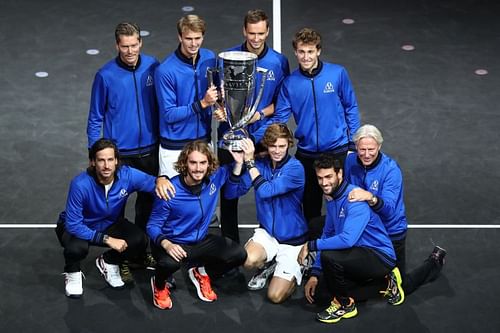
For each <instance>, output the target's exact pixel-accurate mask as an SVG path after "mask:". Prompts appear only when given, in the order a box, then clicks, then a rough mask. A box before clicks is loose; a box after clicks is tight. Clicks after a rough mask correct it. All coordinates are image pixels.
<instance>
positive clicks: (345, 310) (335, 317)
mask: <svg viewBox="0 0 500 333" xmlns="http://www.w3.org/2000/svg"><path fill="white" fill-rule="evenodd" d="M357 314H358V309H357V308H356V303H354V300H353V299H352V298H350V297H349V304H348V305H341V304H340V303H339V301H337V299H336V298H334V299H333V301H332V303H331V304H330V306H329V307H327V308H326V309H325V310H324V311H322V312H320V313H317V314H316V319H317V320H319V321H320V322H322V323H328V324H333V323H336V322H338V321H339V320H340V319H342V318H346V319H347V318H352V317H355V316H356V315H357Z"/></svg>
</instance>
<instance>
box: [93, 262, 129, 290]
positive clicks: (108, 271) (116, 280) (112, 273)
mask: <svg viewBox="0 0 500 333" xmlns="http://www.w3.org/2000/svg"><path fill="white" fill-rule="evenodd" d="M95 265H96V266H97V268H98V269H99V272H101V275H102V276H103V277H104V279H105V280H106V282H107V283H108V284H109V285H110V286H111V287H112V288H116V289H120V288H123V286H124V285H125V283H123V280H122V278H121V276H120V267H119V266H118V265H112V264H108V263H106V262H105V261H104V257H103V256H102V254H101V255H100V256H99V257H97V258H96V260H95Z"/></svg>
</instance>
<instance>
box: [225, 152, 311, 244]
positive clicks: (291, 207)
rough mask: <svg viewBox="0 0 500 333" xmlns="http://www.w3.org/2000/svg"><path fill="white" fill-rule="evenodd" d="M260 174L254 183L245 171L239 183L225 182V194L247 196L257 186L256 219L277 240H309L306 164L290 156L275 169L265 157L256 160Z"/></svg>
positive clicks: (287, 241) (290, 241) (228, 196)
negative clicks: (305, 205)
mask: <svg viewBox="0 0 500 333" xmlns="http://www.w3.org/2000/svg"><path fill="white" fill-rule="evenodd" d="M256 165H257V169H259V172H260V175H259V176H258V177H257V178H255V180H254V181H253V183H252V180H251V178H250V174H249V173H248V172H245V174H243V175H242V176H241V177H240V181H239V182H238V183H234V182H232V181H230V182H228V184H227V185H226V197H227V198H235V197H239V196H242V195H244V194H245V193H247V192H248V190H249V189H250V188H251V187H252V184H253V187H254V189H255V205H256V207H257V219H258V220H259V223H260V226H261V227H262V228H264V229H265V230H266V231H267V232H268V233H269V234H270V235H271V236H273V237H274V238H276V239H277V240H278V242H280V243H284V244H290V245H299V244H303V243H305V241H306V240H307V223H306V221H305V218H304V214H303V212H302V198H303V196H304V183H305V178H304V167H303V166H302V164H301V163H300V162H299V161H298V160H296V159H295V158H294V157H290V156H287V157H286V158H285V159H284V160H283V161H281V162H280V163H279V164H278V165H277V166H276V168H275V169H273V168H272V165H271V160H270V159H269V158H268V157H266V158H264V159H261V160H257V161H256Z"/></svg>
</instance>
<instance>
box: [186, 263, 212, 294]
mask: <svg viewBox="0 0 500 333" xmlns="http://www.w3.org/2000/svg"><path fill="white" fill-rule="evenodd" d="M188 273H189V278H190V279H191V281H192V282H193V284H194V286H195V287H196V292H197V293H198V297H199V298H200V299H201V300H202V301H205V302H213V301H215V300H216V299H217V294H216V293H215V292H214V291H213V289H212V286H211V285H210V277H209V276H208V275H206V274H205V275H202V274H201V273H200V271H199V269H198V267H191V268H190V269H189V270H188Z"/></svg>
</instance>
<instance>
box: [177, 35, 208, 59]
mask: <svg viewBox="0 0 500 333" xmlns="http://www.w3.org/2000/svg"><path fill="white" fill-rule="evenodd" d="M179 42H180V43H181V52H182V54H184V55H185V56H186V57H188V58H193V57H195V56H196V55H197V54H198V50H199V49H200V47H201V44H202V43H203V34H202V33H201V32H194V31H191V30H189V29H187V30H184V31H183V32H182V35H181V36H179Z"/></svg>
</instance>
